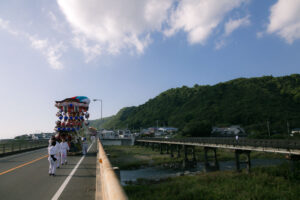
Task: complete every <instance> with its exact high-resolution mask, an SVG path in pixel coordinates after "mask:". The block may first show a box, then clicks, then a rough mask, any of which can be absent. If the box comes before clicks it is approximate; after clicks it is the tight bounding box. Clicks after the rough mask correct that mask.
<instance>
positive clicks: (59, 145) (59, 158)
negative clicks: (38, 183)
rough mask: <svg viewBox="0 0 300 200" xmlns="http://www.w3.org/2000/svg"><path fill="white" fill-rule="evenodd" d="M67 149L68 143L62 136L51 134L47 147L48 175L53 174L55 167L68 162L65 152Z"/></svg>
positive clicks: (66, 152)
mask: <svg viewBox="0 0 300 200" xmlns="http://www.w3.org/2000/svg"><path fill="white" fill-rule="evenodd" d="M69 150H70V147H69V144H68V142H67V141H66V139H65V138H64V137H59V136H58V135H56V137H55V136H52V138H51V139H50V140H49V147H48V155H49V156H48V160H49V176H55V171H56V168H59V167H60V165H64V164H65V165H66V164H67V163H68V161H67V154H68V151H69Z"/></svg>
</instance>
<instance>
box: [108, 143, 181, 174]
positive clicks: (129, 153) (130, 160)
mask: <svg viewBox="0 0 300 200" xmlns="http://www.w3.org/2000/svg"><path fill="white" fill-rule="evenodd" d="M105 151H106V153H107V154H109V155H110V158H109V160H110V162H111V164H112V165H113V166H117V167H119V168H120V169H121V170H125V169H138V168H141V167H145V166H157V165H161V164H164V163H171V162H179V161H180V160H181V158H178V159H177V158H172V159H171V158H170V155H167V154H163V155H161V154H160V153H159V152H158V151H152V150H151V149H150V148H144V147H138V146H105Z"/></svg>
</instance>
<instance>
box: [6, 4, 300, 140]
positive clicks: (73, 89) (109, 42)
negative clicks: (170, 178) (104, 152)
mask: <svg viewBox="0 0 300 200" xmlns="http://www.w3.org/2000/svg"><path fill="white" fill-rule="evenodd" d="M299 39H300V0H268V1H261V0H28V1H20V0H2V1H0V99H1V103H0V110H1V115H0V122H1V123H0V128H1V129H0V139H3V138H13V137H15V136H17V135H21V134H30V133H36V132H52V131H53V128H54V126H55V121H56V116H55V114H56V112H57V110H56V108H55V107H54V102H55V100H62V99H64V98H67V97H72V96H88V97H89V98H90V99H94V98H97V99H102V101H103V116H104V117H107V116H111V115H114V114H116V113H117V112H118V111H119V110H120V109H121V108H123V107H126V106H138V105H141V104H143V103H145V102H146V101H148V100H149V99H150V98H154V97H155V96H157V95H158V94H160V93H161V92H163V91H165V90H167V89H170V88H175V87H182V86H183V85H185V86H189V87H192V86H193V85H195V84H198V85H214V84H216V83H219V82H224V81H228V80H231V79H235V78H239V77H258V76H264V75H272V76H284V75H290V74H294V73H300V66H299V63H300V62H299V61H300V56H299V54H300V41H299ZM90 115H91V119H97V118H100V102H91V104H90Z"/></svg>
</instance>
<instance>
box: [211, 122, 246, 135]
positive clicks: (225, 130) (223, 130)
mask: <svg viewBox="0 0 300 200" xmlns="http://www.w3.org/2000/svg"><path fill="white" fill-rule="evenodd" d="M211 135H212V136H218V137H233V136H237V135H238V136H247V134H246V132H245V130H244V129H243V128H242V127H241V126H239V125H233V126H230V127H213V128H212V132H211Z"/></svg>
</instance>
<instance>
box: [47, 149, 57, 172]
mask: <svg viewBox="0 0 300 200" xmlns="http://www.w3.org/2000/svg"><path fill="white" fill-rule="evenodd" d="M48 154H49V156H48V160H49V164H50V166H49V174H50V175H54V174H55V170H56V164H55V161H56V160H54V159H53V157H54V158H55V159H57V158H56V147H55V146H50V147H48Z"/></svg>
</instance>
